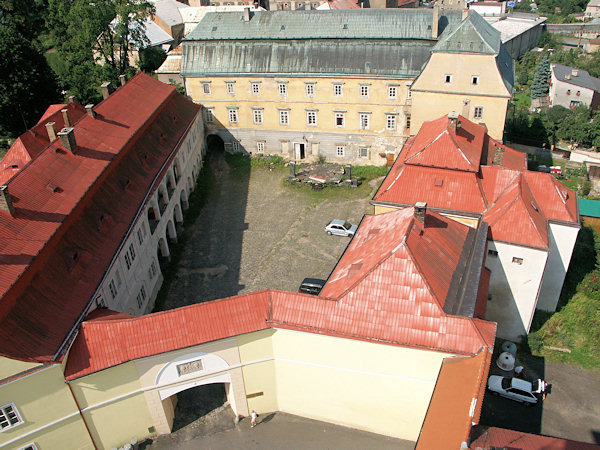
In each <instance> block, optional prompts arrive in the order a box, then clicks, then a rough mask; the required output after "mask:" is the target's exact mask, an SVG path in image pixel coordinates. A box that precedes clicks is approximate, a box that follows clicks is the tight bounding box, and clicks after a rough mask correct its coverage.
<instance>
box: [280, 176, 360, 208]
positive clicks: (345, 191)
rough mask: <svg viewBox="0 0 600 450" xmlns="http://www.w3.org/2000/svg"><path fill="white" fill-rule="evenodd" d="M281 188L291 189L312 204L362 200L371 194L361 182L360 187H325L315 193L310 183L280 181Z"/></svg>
mask: <svg viewBox="0 0 600 450" xmlns="http://www.w3.org/2000/svg"><path fill="white" fill-rule="evenodd" d="M282 183H283V186H284V188H286V189H291V190H293V191H294V192H298V193H299V194H301V195H304V196H306V197H309V198H310V199H311V201H312V202H313V203H320V202H323V201H325V200H333V199H336V200H344V199H347V200H352V199H357V198H364V197H366V196H367V195H369V193H370V192H371V186H369V183H366V182H363V183H362V184H361V185H360V186H358V187H356V188H352V187H349V186H343V185H341V184H340V185H339V186H336V185H329V186H325V187H324V188H323V189H321V190H319V191H315V190H313V188H312V185H311V184H310V183H290V182H288V181H287V180H282Z"/></svg>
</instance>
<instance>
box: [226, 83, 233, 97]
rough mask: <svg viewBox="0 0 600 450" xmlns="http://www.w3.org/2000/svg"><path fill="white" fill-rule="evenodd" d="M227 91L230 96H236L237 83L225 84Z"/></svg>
mask: <svg viewBox="0 0 600 450" xmlns="http://www.w3.org/2000/svg"><path fill="white" fill-rule="evenodd" d="M225 91H227V93H228V94H235V83H233V82H226V83H225Z"/></svg>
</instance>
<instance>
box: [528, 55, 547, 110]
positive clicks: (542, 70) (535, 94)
mask: <svg viewBox="0 0 600 450" xmlns="http://www.w3.org/2000/svg"><path fill="white" fill-rule="evenodd" d="M549 79H550V63H549V61H548V57H547V56H546V55H544V56H543V57H542V59H541V60H540V62H539V63H538V65H537V67H536V68H535V74H534V76H533V83H532V84H531V98H532V99H534V98H542V97H545V96H546V95H548V91H549V90H550V85H549V82H548V80H549Z"/></svg>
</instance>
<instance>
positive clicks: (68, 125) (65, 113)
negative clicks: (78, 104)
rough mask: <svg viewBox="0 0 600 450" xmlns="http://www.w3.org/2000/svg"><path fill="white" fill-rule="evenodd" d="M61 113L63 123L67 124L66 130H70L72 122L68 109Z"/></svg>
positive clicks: (62, 110)
mask: <svg viewBox="0 0 600 450" xmlns="http://www.w3.org/2000/svg"><path fill="white" fill-rule="evenodd" d="M60 112H61V113H62V116H63V121H64V122H65V128H69V127H70V126H71V122H70V121H69V110H68V109H67V108H65V109H61V110H60Z"/></svg>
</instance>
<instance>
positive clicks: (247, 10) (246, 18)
mask: <svg viewBox="0 0 600 450" xmlns="http://www.w3.org/2000/svg"><path fill="white" fill-rule="evenodd" d="M244 22H250V8H244Z"/></svg>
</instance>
